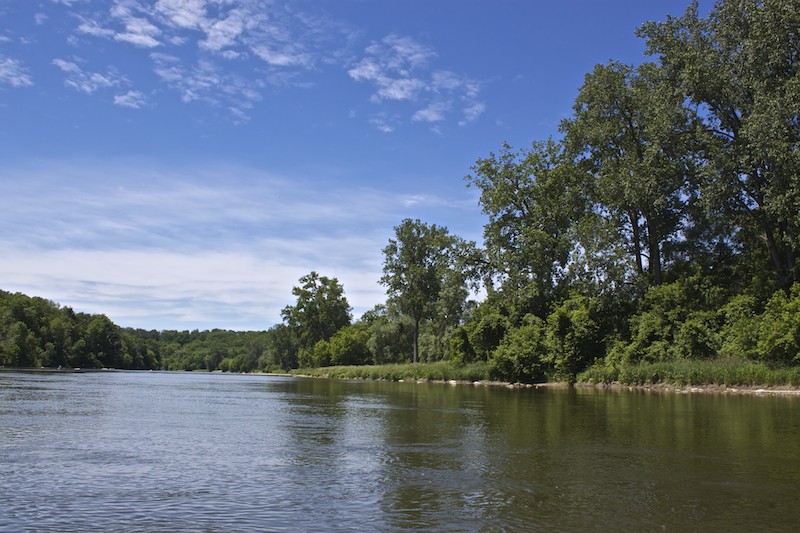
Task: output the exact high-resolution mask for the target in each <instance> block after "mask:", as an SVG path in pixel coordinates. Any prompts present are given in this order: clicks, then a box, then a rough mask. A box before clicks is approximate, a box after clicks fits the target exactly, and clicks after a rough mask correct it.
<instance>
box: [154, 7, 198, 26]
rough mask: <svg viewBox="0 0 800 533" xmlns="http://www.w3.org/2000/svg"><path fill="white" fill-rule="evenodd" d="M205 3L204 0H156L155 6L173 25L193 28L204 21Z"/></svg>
mask: <svg viewBox="0 0 800 533" xmlns="http://www.w3.org/2000/svg"><path fill="white" fill-rule="evenodd" d="M205 4H206V2H205V0H158V1H157V2H156V4H155V7H156V10H157V11H159V12H161V13H162V14H164V15H166V16H167V17H168V18H169V20H170V21H171V22H172V24H174V25H175V26H177V27H179V28H186V29H191V30H193V29H199V28H200V27H202V26H203V24H204V22H205V19H206V8H205Z"/></svg>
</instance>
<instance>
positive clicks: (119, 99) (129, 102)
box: [114, 91, 147, 109]
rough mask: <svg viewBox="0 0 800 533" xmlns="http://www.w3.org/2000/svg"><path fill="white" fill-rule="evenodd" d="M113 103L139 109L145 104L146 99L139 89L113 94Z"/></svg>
mask: <svg viewBox="0 0 800 533" xmlns="http://www.w3.org/2000/svg"><path fill="white" fill-rule="evenodd" d="M114 103H115V104H116V105H118V106H120V107H129V108H131V109H139V108H141V107H143V106H145V105H146V104H147V99H146V98H145V96H144V94H143V93H142V92H141V91H128V92H126V93H125V94H118V95H117V96H115V97H114Z"/></svg>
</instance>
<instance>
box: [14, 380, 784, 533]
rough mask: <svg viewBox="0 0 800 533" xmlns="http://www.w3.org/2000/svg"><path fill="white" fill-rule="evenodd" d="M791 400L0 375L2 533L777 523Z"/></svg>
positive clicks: (757, 526) (769, 526)
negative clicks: (9, 532)
mask: <svg viewBox="0 0 800 533" xmlns="http://www.w3.org/2000/svg"><path fill="white" fill-rule="evenodd" d="M798 528H800V402H799V401H798V400H797V399H794V398H780V397H746V396H733V395H724V396H723V395H711V394H704V395H684V394H664V393H662V394H657V393H645V392H628V391H624V392H621V391H620V392H605V391H596V390H586V389H578V390H566V389H564V390H558V389H555V390H554V389H548V390H531V389H523V390H507V389H504V388H495V387H472V386H449V385H441V384H414V383H375V382H343V381H326V380H305V379H293V378H282V377H264V376H245V375H220V374H198V373H158V372H153V373H133V372H130V373H129V372H103V373H80V374H72V373H69V374H62V373H19V372H0V530H2V531H26V530H27V531H213V532H217V531H220V532H221V531H396V530H406V529H417V530H426V531H431V530H439V531H589V530H591V531H796V530H798Z"/></svg>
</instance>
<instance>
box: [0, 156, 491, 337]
mask: <svg viewBox="0 0 800 533" xmlns="http://www.w3.org/2000/svg"><path fill="white" fill-rule="evenodd" d="M231 176H236V178H235V179H231ZM23 177H24V179H23ZM0 193H1V194H0V226H2V227H4V228H6V229H7V231H5V232H3V234H2V235H0V253H2V255H3V257H5V258H7V259H6V260H5V261H3V262H2V263H1V264H0V279H3V280H4V286H3V289H4V290H18V291H22V292H26V293H28V294H33V295H41V296H45V297H47V298H51V299H53V300H56V301H59V302H60V303H62V304H64V305H71V306H74V307H76V308H78V309H79V310H84V311H87V312H103V313H108V314H109V316H111V317H112V319H114V320H115V321H117V322H118V323H120V324H123V325H130V326H140V327H148V328H150V327H154V328H189V329H191V328H195V327H198V328H210V327H229V328H236V329H250V328H267V327H269V326H270V325H271V324H273V323H276V322H278V321H280V309H281V308H282V307H283V306H285V305H287V304H289V303H291V300H292V296H291V288H292V286H293V285H294V284H296V283H297V280H298V278H299V277H300V276H302V275H304V274H306V273H308V272H309V271H311V270H316V271H318V272H320V273H323V274H325V275H329V276H335V277H338V278H339V280H340V281H341V282H342V283H343V285H344V287H345V291H346V294H347V297H348V299H349V300H350V302H351V304H352V305H353V306H354V307H355V310H356V314H360V313H362V312H363V311H366V310H367V309H369V308H371V307H372V306H374V305H375V304H377V303H380V302H382V301H384V300H385V295H384V289H383V287H381V286H380V285H379V284H378V283H377V281H378V278H379V277H380V269H381V261H382V257H381V250H382V248H383V247H384V246H385V244H386V242H387V241H388V238H389V237H390V235H391V232H392V227H393V226H394V225H396V224H398V223H399V222H400V220H402V218H405V217H413V218H423V219H426V218H428V216H429V215H430V214H431V213H436V215H437V216H439V217H440V216H442V214H443V213H447V212H450V213H459V214H463V213H469V212H475V213H476V212H477V207H476V205H475V203H474V201H473V199H472V198H469V199H467V198H466V197H465V198H462V199H457V200H453V199H443V198H439V197H436V196H432V195H430V194H428V193H426V192H424V191H421V192H419V193H417V194H409V195H406V196H397V195H394V194H391V193H388V192H380V191H375V190H371V189H367V188H360V189H357V188H356V189H354V188H353V187H352V186H345V185H344V184H342V187H341V188H339V189H337V188H336V187H333V188H332V189H330V190H327V191H325V192H323V191H320V190H319V189H318V188H317V187H316V186H315V185H314V183H313V182H311V181H308V180H304V179H301V178H297V177H292V178H291V179H290V178H288V177H279V176H275V175H270V174H269V173H265V172H263V171H258V170H254V169H249V168H240V167H231V166H226V165H220V166H216V167H206V168H183V169H179V170H170V171H165V170H163V169H159V167H158V166H157V165H152V164H148V163H146V162H142V161H132V162H130V164H128V165H120V164H113V165H106V164H98V163H91V162H81V163H71V162H69V161H58V162H54V163H52V164H46V165H40V166H28V167H25V168H16V169H10V168H4V169H1V170H0Z"/></svg>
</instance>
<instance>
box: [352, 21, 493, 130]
mask: <svg viewBox="0 0 800 533" xmlns="http://www.w3.org/2000/svg"><path fill="white" fill-rule="evenodd" d="M436 57H437V56H436V53H435V52H434V50H433V49H432V48H430V47H428V46H426V45H423V44H421V43H419V42H417V41H416V40H414V39H412V38H411V37H406V36H399V35H396V34H392V35H389V36H387V37H385V38H384V39H383V40H381V41H380V42H375V43H372V44H371V45H369V46H368V47H367V48H366V49H365V50H364V56H363V57H362V58H361V59H360V60H359V61H357V62H356V63H355V64H354V65H353V66H352V67H351V68H350V69H349V70H348V74H349V76H350V77H351V78H352V79H353V80H355V81H358V82H366V83H370V84H372V85H373V86H374V88H375V92H373V94H372V96H371V100H372V101H373V102H374V103H381V102H383V101H408V102H412V103H414V104H416V105H421V106H422V107H418V108H417V109H416V110H415V111H413V112H412V113H411V120H412V121H413V122H426V123H437V122H442V121H445V120H446V119H447V118H448V115H449V114H450V112H451V110H452V109H453V108H455V107H460V108H461V109H462V119H461V121H460V124H462V125H464V124H466V123H468V122H471V121H473V120H475V119H476V118H477V117H478V116H479V115H480V114H481V113H482V112H483V110H484V105H483V104H482V103H480V102H479V101H478V96H479V92H480V84H479V83H478V82H476V81H474V80H471V79H469V78H467V77H465V76H460V75H458V74H456V73H455V72H452V71H449V70H441V69H432V68H431V64H432V63H433V61H434V60H435V59H436ZM379 129H380V128H379Z"/></svg>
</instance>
